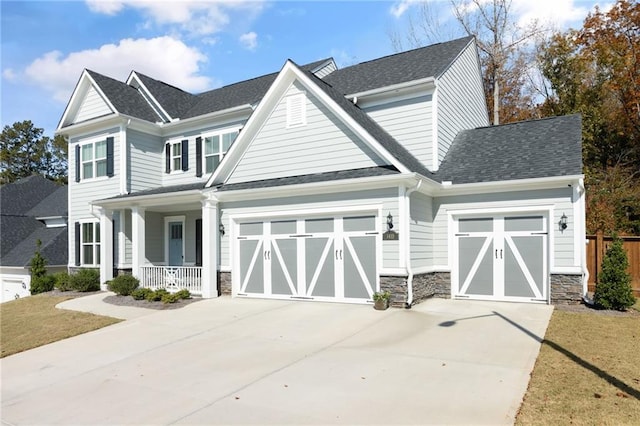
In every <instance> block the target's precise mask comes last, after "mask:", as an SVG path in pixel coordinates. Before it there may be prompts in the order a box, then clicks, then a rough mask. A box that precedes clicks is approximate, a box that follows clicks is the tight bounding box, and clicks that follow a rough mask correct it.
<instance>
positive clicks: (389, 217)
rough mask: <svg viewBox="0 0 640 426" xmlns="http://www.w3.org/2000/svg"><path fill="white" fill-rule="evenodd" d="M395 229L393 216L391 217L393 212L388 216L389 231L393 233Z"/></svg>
mask: <svg viewBox="0 0 640 426" xmlns="http://www.w3.org/2000/svg"><path fill="white" fill-rule="evenodd" d="M392 229H393V216H391V212H389V214H388V215H387V230H389V231H391V230H392Z"/></svg>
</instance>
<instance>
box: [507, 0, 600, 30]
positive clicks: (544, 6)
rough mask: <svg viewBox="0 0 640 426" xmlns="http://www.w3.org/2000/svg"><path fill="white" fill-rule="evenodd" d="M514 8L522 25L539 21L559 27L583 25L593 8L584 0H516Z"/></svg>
mask: <svg viewBox="0 0 640 426" xmlns="http://www.w3.org/2000/svg"><path fill="white" fill-rule="evenodd" d="M513 8H514V12H515V13H516V14H517V15H518V16H519V23H520V24H521V25H526V24H528V23H531V22H533V21H538V22H539V23H541V24H551V25H554V26H556V27H558V28H566V27H567V26H574V27H576V26H581V25H582V21H583V20H584V18H586V16H587V13H588V12H589V11H590V10H591V8H590V7H589V6H588V5H587V4H586V3H585V2H584V1H578V0H536V1H530V0H514V2H513Z"/></svg>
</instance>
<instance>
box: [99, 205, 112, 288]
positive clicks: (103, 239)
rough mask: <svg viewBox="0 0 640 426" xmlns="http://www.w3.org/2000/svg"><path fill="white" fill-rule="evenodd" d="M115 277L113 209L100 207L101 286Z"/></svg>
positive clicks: (103, 286) (104, 285) (104, 286)
mask: <svg viewBox="0 0 640 426" xmlns="http://www.w3.org/2000/svg"><path fill="white" fill-rule="evenodd" d="M111 279H113V211H111V210H106V209H100V288H101V289H102V290H106V289H107V286H106V284H105V282H107V281H109V280H111Z"/></svg>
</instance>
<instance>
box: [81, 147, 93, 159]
mask: <svg viewBox="0 0 640 426" xmlns="http://www.w3.org/2000/svg"><path fill="white" fill-rule="evenodd" d="M89 160H93V144H88V145H83V146H82V161H89Z"/></svg>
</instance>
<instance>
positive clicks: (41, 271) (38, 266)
mask: <svg viewBox="0 0 640 426" xmlns="http://www.w3.org/2000/svg"><path fill="white" fill-rule="evenodd" d="M41 245H42V241H40V240H36V251H35V253H34V254H33V257H32V258H31V261H30V262H29V266H30V270H31V283H32V284H33V283H34V282H35V281H37V279H38V278H41V277H44V276H45V275H47V259H45V258H44V257H43V256H42V254H41V253H40V246H41ZM51 290H53V288H52V289H51ZM51 290H47V291H51Z"/></svg>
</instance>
